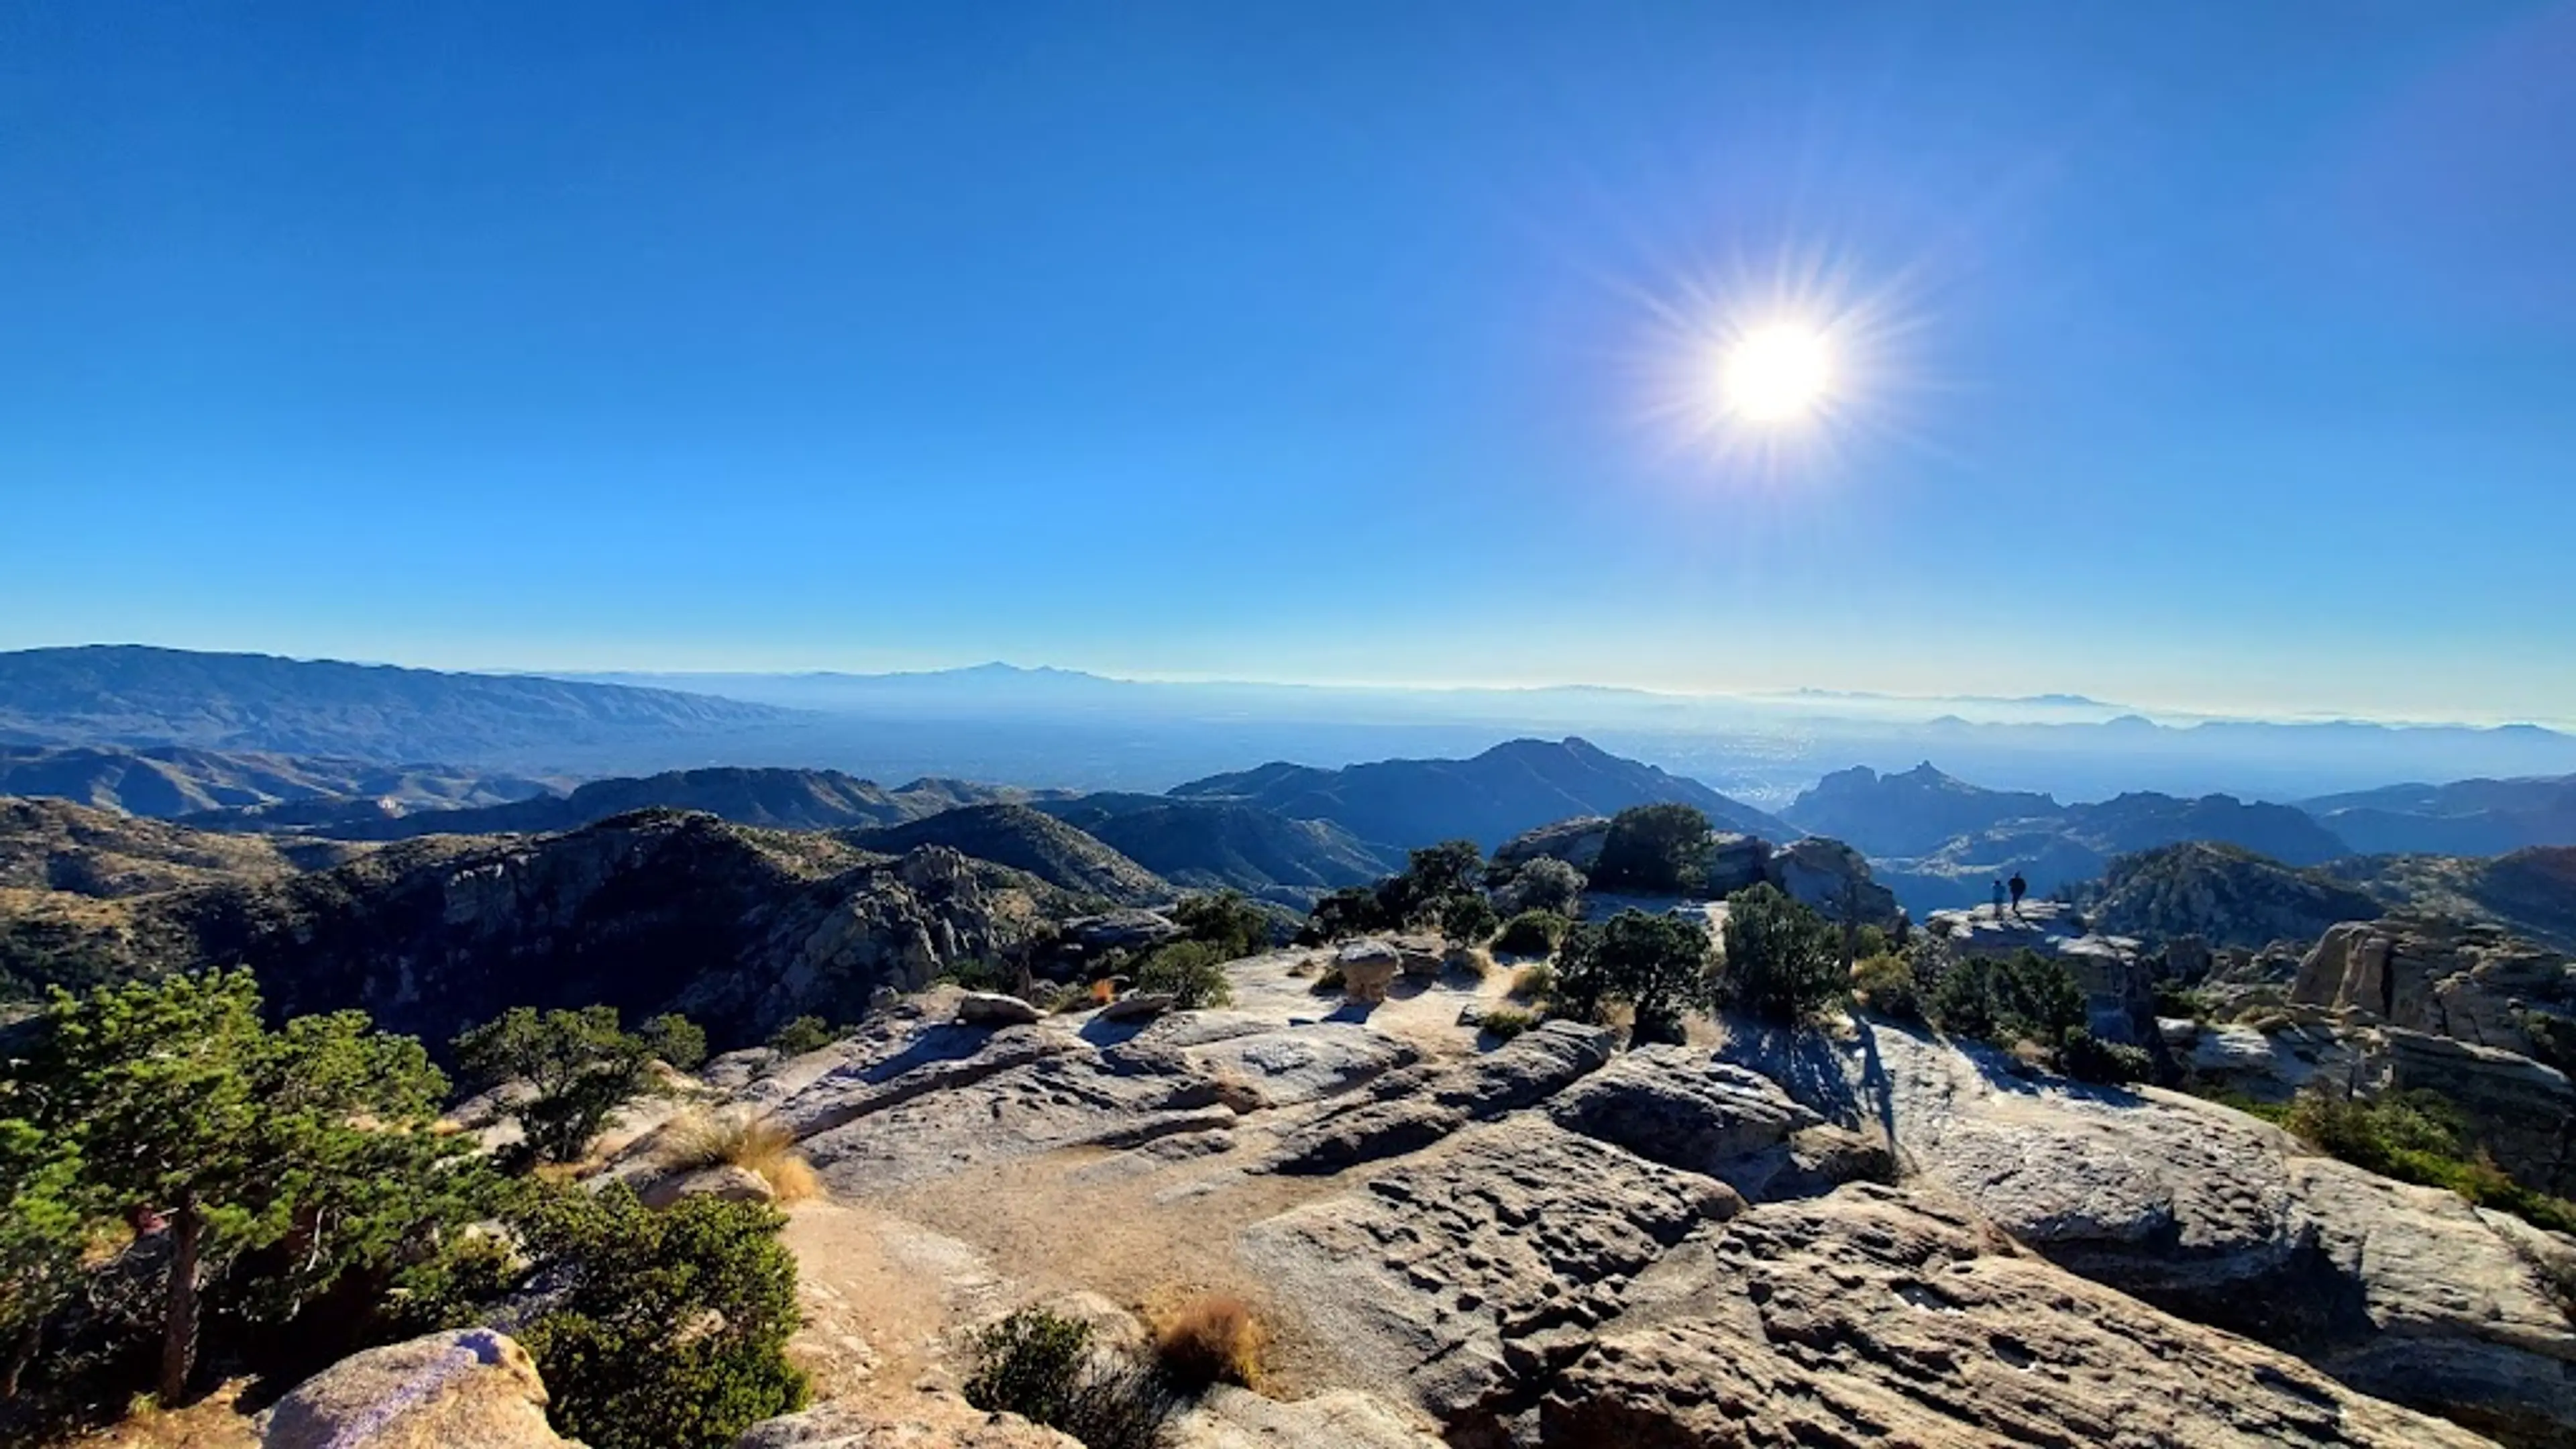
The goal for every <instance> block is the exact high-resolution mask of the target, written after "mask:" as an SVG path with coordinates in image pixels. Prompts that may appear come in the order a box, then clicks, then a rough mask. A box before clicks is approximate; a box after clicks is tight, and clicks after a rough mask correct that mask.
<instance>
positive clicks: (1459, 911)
mask: <svg viewBox="0 0 2576 1449" xmlns="http://www.w3.org/2000/svg"><path fill="white" fill-rule="evenodd" d="M1502 924H1503V920H1502V917H1501V916H1499V915H1496V914H1495V912H1494V907H1493V904H1492V902H1490V901H1487V900H1486V899H1485V898H1484V897H1483V896H1482V895H1461V896H1452V897H1450V898H1449V901H1448V903H1447V904H1445V905H1443V906H1442V907H1441V908H1440V934H1441V935H1443V936H1445V937H1447V938H1448V939H1449V940H1450V941H1452V942H1454V943H1455V944H1457V945H1461V946H1481V945H1483V944H1484V943H1485V942H1486V941H1488V940H1490V939H1492V937H1493V934H1494V932H1495V931H1497V930H1500V929H1501V928H1502Z"/></svg>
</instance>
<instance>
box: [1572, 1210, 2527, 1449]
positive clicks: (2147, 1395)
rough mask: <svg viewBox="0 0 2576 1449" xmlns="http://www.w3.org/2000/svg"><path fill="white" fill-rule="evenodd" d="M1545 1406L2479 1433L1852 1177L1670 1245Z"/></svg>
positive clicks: (1805, 1423)
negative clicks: (2360, 1390)
mask: <svg viewBox="0 0 2576 1449" xmlns="http://www.w3.org/2000/svg"><path fill="white" fill-rule="evenodd" d="M1630 1298H1631V1302H1632V1305H1633V1306H1632V1307H1631V1309H1630V1310H1629V1312H1628V1313H1627V1314H1626V1315H1624V1316H1622V1317H1620V1318H1618V1319H1614V1320H1613V1321H1611V1322H1609V1323H1607V1324H1605V1325H1604V1326H1603V1327H1602V1328H1601V1330H1600V1332H1599V1335H1598V1341H1597V1342H1596V1343H1594V1344H1593V1345H1591V1346H1589V1348H1588V1350H1586V1351H1584V1352H1582V1353H1581V1354H1580V1355H1579V1356H1578V1357H1576V1358H1575V1359H1574V1361H1573V1362H1571V1363H1570V1364H1568V1365H1567V1366H1566V1367H1565V1369H1564V1370H1563V1371H1562V1373H1561V1374H1560V1375H1559V1376H1558V1377H1557V1378H1556V1380H1555V1381H1554V1382H1553V1383H1552V1384H1551V1385H1550V1386H1549V1388H1548V1391H1547V1393H1546V1395H1545V1397H1544V1399H1543V1401H1542V1402H1541V1404H1540V1406H1539V1409H1538V1414H1537V1417H1538V1421H1539V1426H1538V1427H1539V1441H1540V1442H1545V1443H1549V1444H1644V1445H1657V1446H1663V1445H1676V1446H1677V1445H1799V1446H1804V1449H1884V1446H1888V1445H1899V1444H1902V1445H1909V1446H1916V1449H1970V1446H1974V1449H1989V1446H2004V1445H2020V1444H2057V1445H2094V1444H2100V1445H2123V1446H2137V1449H2146V1446H2164V1449H2272V1446H2279V1445H2307V1446H2316V1449H2323V1446H2352V1449H2363V1446H2368V1449H2401V1446H2402V1449H2472V1446H2479V1445H2484V1444H2486V1443H2487V1441H2486V1440H2484V1439H2481V1438H2480V1437H2479V1436H2477V1435H2475V1434H2472V1433H2470V1432H2468V1431H2466V1430H2463V1429H2460V1428H2458V1427H2457V1426H2455V1425H2451V1424H2446V1423H2443V1422H2440V1421H2438V1420H2434V1419H2429V1418H2426V1417H2423V1416H2421V1415H2418V1414H2415V1413H2412V1412H2409V1411H2407V1410H2405V1409H2401V1408H2397V1407H2395V1406H2393V1405H2389V1404H2384V1403H2380V1402H2378V1401H2376V1400H2373V1399H2369V1398H2365V1397H2363V1396H2361V1395H2359V1394H2356V1393H2353V1392H2352V1391H2350V1390H2348V1389H2346V1388H2344V1387H2343V1386H2342V1385H2340V1384H2338V1383H2336V1382H2335V1381H2334V1380H2333V1379H2331V1378H2328V1377H2327V1376H2326V1375H2324V1374H2322V1373H2320V1372H2318V1371H2317V1370H2315V1369H2313V1368H2311V1367H2309V1366H2308V1365H2306V1364H2303V1363H2301V1362H2299V1361H2298V1360H2296V1359H2293V1358H2291V1357H2289V1356H2287V1355H2285V1354H2280V1353H2276V1352H2273V1351H2271V1350H2268V1349H2263V1348H2260V1347H2257V1346H2255V1345H2252V1344H2249V1343H2247V1342H2245V1341H2244V1340H2242V1339H2239V1338H2235V1337H2233V1336H2232V1335H2228V1334H2224V1333H2219V1332H2215V1331H2213V1330H2210V1329H2206V1328H2202V1327H2200V1326H2198V1325H2195V1324H2191V1323H2186V1322H2184V1321H2182V1320H2180V1319H2176V1318H2173V1317H2170V1316H2168V1315H2166V1314H2163V1313H2159V1312H2157V1311H2156V1310H2155V1309H2153V1308H2150V1307H2148V1306H2147V1305H2145V1304H2142V1303H2139V1302H2137V1301H2136V1300H2135V1299H2132V1298H2129V1297H2127V1296H2125V1295H2123V1294H2120V1293H2117V1292H2114V1291H2112V1290H2110V1289H2107V1288H2103V1287H2100V1286H2098V1285H2095V1284H2091V1283H2087V1282H2085V1281H2083V1280H2081V1279H2077V1278H2073V1277H2070V1276H2069V1275H2067V1274H2066V1273H2064V1272H2063V1271H2061V1270H2059V1269H2057V1268H2054V1267H2051V1266H2050V1265H2048V1264H2047V1263H2045V1262H2042V1261H2040V1260H2038V1259H2035V1258H2032V1257H2028V1256H2025V1255H2023V1254H2021V1253H2019V1252H2017V1251H2016V1250H2015V1249H2014V1248H2013V1247H2012V1246H2011V1245H2010V1244H2009V1243H2008V1242H2006V1241H2004V1240H2002V1239H1999V1238H1997V1237H1996V1236H1995V1235H1994V1234H1993V1233H1992V1231H1991V1230H1989V1229H1987V1228H1986V1227H1985V1226H1984V1225H1982V1224H1981V1223H1980V1222H1978V1220H1977V1218H1976V1216H1975V1214H1974V1213H1973V1212H1970V1211H1967V1210H1965V1209H1964V1208H1963V1207H1961V1206H1957V1205H1943V1204H1941V1203H1939V1202H1937V1201H1934V1200H1928V1199H1924V1198H1921V1197H1918V1196H1916V1195H1913V1194H1909V1193H1907V1192H1904V1191H1902V1190H1899V1189H1893V1188H1885V1187H1876V1186H1869V1185H1855V1186H1851V1187H1846V1188H1843V1189H1842V1190H1840V1191H1838V1192H1836V1193H1834V1194H1832V1195H1831V1196H1829V1197H1824V1198H1817V1199H1811V1200H1808V1201H1805V1202H1801V1203H1796V1204H1777V1205H1771V1206H1765V1207H1759V1208H1755V1209H1753V1210H1752V1211H1750V1212H1748V1213H1745V1214H1744V1215H1743V1216H1741V1217H1738V1218H1736V1219H1734V1220H1733V1221H1731V1222H1728V1223H1726V1224H1724V1225H1722V1226H1717V1227H1714V1228H1712V1229H1711V1230H1710V1231H1709V1232H1708V1233H1707V1234H1706V1235H1705V1236H1704V1237H1702V1238H1699V1239H1696V1240H1694V1241H1693V1242H1691V1243H1690V1244H1688V1245H1686V1246H1685V1247H1684V1248H1682V1249H1681V1250H1679V1251H1677V1252H1675V1253H1672V1254H1670V1255H1668V1257H1667V1258H1666V1259H1665V1261H1664V1262H1663V1263H1662V1264H1661V1265H1660V1266H1659V1267H1658V1269H1657V1270H1656V1271H1655V1272H1653V1273H1652V1274H1650V1275H1649V1276H1647V1277H1646V1278H1644V1279H1642V1280H1641V1281H1639V1282H1638V1283H1637V1284H1636V1285H1635V1288H1634V1290H1633V1291H1632V1293H1631V1294H1630Z"/></svg>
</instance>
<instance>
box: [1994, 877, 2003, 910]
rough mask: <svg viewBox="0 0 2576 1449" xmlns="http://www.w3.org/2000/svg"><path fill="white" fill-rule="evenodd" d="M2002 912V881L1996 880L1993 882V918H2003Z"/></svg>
mask: <svg viewBox="0 0 2576 1449" xmlns="http://www.w3.org/2000/svg"><path fill="white" fill-rule="evenodd" d="M2003 913H2004V883H2003V882H2002V881H1996V882H1995V918H1996V919H1998V920H2001V919H2002V918H2003Z"/></svg>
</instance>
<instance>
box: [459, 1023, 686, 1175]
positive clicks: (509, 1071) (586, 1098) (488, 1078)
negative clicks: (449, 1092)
mask: <svg viewBox="0 0 2576 1449" xmlns="http://www.w3.org/2000/svg"><path fill="white" fill-rule="evenodd" d="M693 1029H694V1028H693ZM701 1045H702V1046H703V1038H702V1039H701ZM456 1060H457V1064H458V1065H459V1066H461V1067H463V1068H464V1070H465V1073H466V1076H467V1077H468V1078H469V1079H470V1080H472V1081H473V1082H475V1083H476V1084H478V1085H480V1086H486V1087H497V1086H500V1085H501V1084H503V1083H505V1082H525V1083H526V1084H527V1085H528V1086H529V1088H530V1089H531V1091H530V1095H529V1097H528V1098H527V1100H526V1101H524V1102H522V1103H520V1104H519V1105H518V1106H517V1107H516V1108H514V1109H513V1112H514V1115H516V1116H517V1117H518V1119H519V1129H520V1131H521V1132H522V1133H523V1134H525V1136H526V1139H527V1145H528V1148H529V1150H531V1151H533V1152H535V1153H536V1154H537V1155H539V1156H541V1157H543V1158H544V1159H546V1160H547V1161H549V1162H578V1161H580V1160H581V1155H582V1153H583V1152H584V1151H586V1150H587V1149H588V1148H589V1146H590V1142H591V1139H592V1138H594V1137H597V1136H598V1135H599V1132H600V1129H601V1128H602V1127H603V1126H605V1125H606V1124H607V1122H608V1118H609V1116H610V1114H612V1113H614V1112H615V1111H616V1110H617V1109H618V1108H620V1107H623V1106H625V1105H626V1104H627V1103H628V1102H631V1101H633V1100H635V1099H636V1098H637V1097H640V1096H642V1095H644V1092H645V1090H646V1089H647V1087H649V1086H650V1085H651V1082H652V1076H651V1070H650V1068H651V1063H652V1060H653V1048H652V1046H651V1044H649V1043H648V1042H646V1041H645V1040H644V1038H642V1037H640V1036H635V1035H632V1034H630V1033H628V1032H625V1031H622V1030H620V1029H619V1027H618V1025H617V1008H615V1007H613V1006H590V1007H584V1008H583V1009H581V1010H579V1011H548V1012H543V1013H540V1012H538V1011H535V1010H533V1009H531V1008H529V1007H525V1006H517V1007H512V1008H511V1009H510V1010H508V1011H506V1012H503V1013H502V1014H501V1015H499V1016H497V1017H494V1018H493V1019H492V1020H490V1021H487V1022H485V1023H484V1024H483V1025H481V1026H478V1027H475V1028H474V1029H473V1030H471V1031H468V1032H466V1033H465V1034H464V1035H463V1036H460V1037H458V1038H457V1039H456Z"/></svg>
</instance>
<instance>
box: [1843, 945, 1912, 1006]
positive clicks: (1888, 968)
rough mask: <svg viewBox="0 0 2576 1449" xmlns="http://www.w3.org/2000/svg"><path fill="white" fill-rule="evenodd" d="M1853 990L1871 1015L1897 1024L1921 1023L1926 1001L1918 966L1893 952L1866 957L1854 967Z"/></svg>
mask: <svg viewBox="0 0 2576 1449" xmlns="http://www.w3.org/2000/svg"><path fill="white" fill-rule="evenodd" d="M1852 990H1854V991H1855V992H1857V993H1859V995H1860V998H1861V1000H1862V1001H1863V1002H1865V1003H1867V1005H1868V1008H1869V1010H1870V1011H1872V1012H1874V1013H1876V1014H1877V1015H1880V1016H1884V1017H1888V1018H1890V1019H1891V1020H1895V1021H1921V1020H1922V1019H1923V997H1922V993H1921V991H1920V990H1919V989H1918V988H1917V987H1916V985H1915V980H1914V963H1913V962H1911V961H1909V960H1907V959H1906V958H1905V957H1903V956H1902V955H1899V954H1897V953H1896V952H1893V951H1881V952H1879V953H1877V954H1875V955H1870V956H1863V957H1862V958H1861V959H1860V961H1859V963H1858V964H1856V965H1854V966H1853V967H1852Z"/></svg>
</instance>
